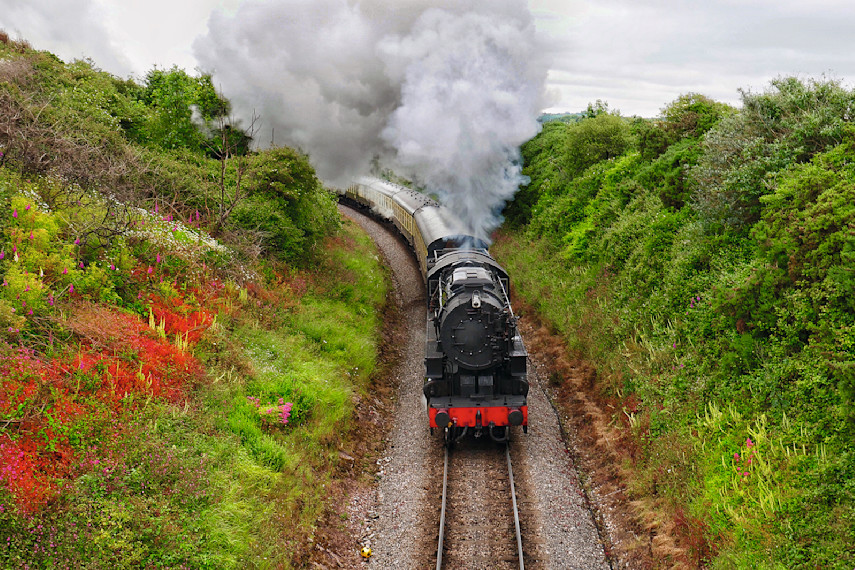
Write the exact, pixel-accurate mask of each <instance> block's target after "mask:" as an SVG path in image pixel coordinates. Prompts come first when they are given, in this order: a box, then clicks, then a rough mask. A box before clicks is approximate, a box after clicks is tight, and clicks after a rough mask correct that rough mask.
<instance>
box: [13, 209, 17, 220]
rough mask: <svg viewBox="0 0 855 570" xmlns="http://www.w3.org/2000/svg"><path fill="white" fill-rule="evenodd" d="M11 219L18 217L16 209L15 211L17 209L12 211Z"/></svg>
mask: <svg viewBox="0 0 855 570" xmlns="http://www.w3.org/2000/svg"><path fill="white" fill-rule="evenodd" d="M12 217H13V218H17V217H18V209H17V208H15V209H14V210H12Z"/></svg>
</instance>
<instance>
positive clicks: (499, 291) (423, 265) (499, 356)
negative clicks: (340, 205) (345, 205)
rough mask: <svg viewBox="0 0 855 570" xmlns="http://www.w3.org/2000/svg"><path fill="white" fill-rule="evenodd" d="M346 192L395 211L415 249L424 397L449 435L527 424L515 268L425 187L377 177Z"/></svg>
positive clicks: (434, 424)
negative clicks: (512, 283) (421, 281)
mask: <svg viewBox="0 0 855 570" xmlns="http://www.w3.org/2000/svg"><path fill="white" fill-rule="evenodd" d="M345 196H346V198H348V199H350V200H351V201H354V202H356V203H358V204H361V205H363V206H366V207H369V208H372V209H373V210H374V211H375V212H376V213H378V214H380V215H382V216H384V217H386V218H388V219H390V220H391V221H392V222H393V223H394V224H395V226H396V227H397V228H398V230H399V231H400V232H401V233H402V234H403V235H404V237H406V238H407V240H408V241H409V242H410V244H411V245H412V247H413V249H414V250H415V252H416V257H417V258H418V262H419V267H420V269H421V271H422V275H423V276H424V278H425V284H426V287H427V312H428V315H427V317H428V319H427V339H426V345H425V381H424V389H423V391H424V400H425V406H426V409H427V414H428V419H429V426H430V428H431V431H433V429H434V428H440V429H442V433H443V434H444V436H445V437H446V440H447V441H448V442H449V443H450V442H452V441H454V440H457V439H459V438H461V437H463V436H464V435H465V434H466V433H467V432H470V431H471V432H472V433H474V434H475V435H481V434H482V433H484V432H485V431H486V432H487V433H488V434H489V435H490V437H492V438H493V439H495V440H497V441H504V440H505V439H507V436H508V428H509V427H510V426H523V430H527V426H528V406H527V401H526V397H527V395H528V381H527V378H526V363H527V359H528V353H527V352H526V350H525V346H524V345H523V341H522V338H521V337H520V334H519V332H518V330H517V326H516V317H515V316H514V314H513V310H512V309H511V304H510V300H509V299H508V286H509V280H508V274H507V272H505V270H504V269H503V268H502V267H501V266H500V265H499V264H498V263H496V260H494V259H493V258H492V257H491V256H490V254H489V252H488V251H487V244H486V242H484V241H483V240H480V239H478V238H475V237H473V236H470V235H467V234H466V233H465V232H462V231H461V227H462V225H461V223H460V222H459V221H458V220H456V219H455V218H454V216H452V215H451V213H450V212H449V211H448V210H447V209H446V208H444V207H442V206H440V205H439V204H438V203H437V202H435V201H434V200H432V199H431V198H429V197H428V196H425V195H424V194H421V193H418V192H414V191H413V190H410V189H408V188H404V187H402V186H398V185H395V184H391V183H389V182H385V181H382V180H378V179H374V178H365V179H361V180H359V181H358V182H356V183H355V184H353V185H352V186H350V187H349V188H348V189H347V191H346V192H345Z"/></svg>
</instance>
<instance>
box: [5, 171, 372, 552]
mask: <svg viewBox="0 0 855 570" xmlns="http://www.w3.org/2000/svg"><path fill="white" fill-rule="evenodd" d="M7 174H8V173H7ZM22 184H23V185H31V186H32V187H33V188H34V189H37V187H38V185H39V184H42V182H41V181H40V180H39V179H35V180H34V181H33V182H29V181H27V182H23V181H18V182H17V183H16V186H18V187H19V188H20V187H21V185H22ZM7 188H8V187H7ZM30 198H32V196H30ZM11 204H12V206H11V209H14V210H16V213H17V209H18V208H20V209H21V213H23V212H26V213H27V216H29V217H27V216H23V215H18V216H16V217H14V218H12V220H11V224H10V226H11V227H10V228H7V230H6V231H7V233H6V235H7V236H10V234H11V239H12V242H11V244H10V243H9V242H8V241H7V242H5V243H6V245H5V246H4V250H5V251H7V252H8V251H11V249H12V247H15V248H16V249H15V252H16V253H17V254H18V258H17V260H14V261H12V260H10V259H9V258H8V257H6V259H5V261H0V263H5V265H4V266H3V274H4V275H5V278H6V279H7V281H8V282H9V283H10V285H9V286H7V287H5V288H4V289H3V290H0V303H4V305H3V306H4V307H6V308H7V316H6V317H5V318H7V322H6V323H5V324H6V326H7V327H12V329H13V330H12V331H7V332H6V334H5V335H4V337H5V338H3V339H0V340H4V346H5V348H4V349H3V350H4V352H3V354H2V355H0V356H2V359H0V366H2V367H3V371H4V375H5V379H4V384H3V398H2V399H0V412H2V415H0V443H2V446H3V447H2V449H0V451H2V452H3V454H4V457H5V458H6V459H5V461H6V464H7V467H9V468H14V471H12V470H9V469H7V471H4V472H3V473H2V474H0V566H3V567H9V568H24V567H30V568H66V567H68V568H78V567H81V568H107V567H111V568H245V567H255V568H290V567H300V566H301V565H302V564H303V563H304V562H305V560H306V559H307V557H308V554H309V552H310V549H311V546H312V537H313V535H314V533H315V532H316V531H317V525H318V524H319V521H320V520H321V519H322V517H323V516H324V514H325V512H326V509H327V508H328V505H329V500H330V496H329V493H328V489H329V488H330V487H331V485H332V483H333V481H334V478H335V476H336V475H335V473H336V468H337V464H338V461H340V458H339V452H340V451H342V450H344V449H347V448H348V445H349V435H348V434H349V433H350V429H351V424H350V418H351V415H352V413H353V410H354V406H355V404H356V402H357V401H358V400H359V398H361V397H363V396H365V395H366V394H367V391H368V386H369V379H370V376H371V372H372V371H373V370H374V366H375V353H376V350H377V342H378V329H379V327H380V322H379V318H378V315H379V312H380V311H379V309H380V308H381V306H382V304H383V302H384V300H385V296H386V287H387V280H385V279H384V278H383V271H382V269H381V266H380V263H379V260H378V257H377V253H376V251H375V250H374V249H373V244H372V243H371V241H370V240H369V239H368V238H367V236H365V235H364V234H363V233H361V232H360V231H359V230H358V229H356V227H355V226H353V225H352V224H346V225H345V226H344V227H343V228H342V230H341V232H340V234H339V235H338V236H337V237H335V238H333V239H330V240H328V241H327V243H326V244H325V245H324V248H323V249H322V250H321V251H319V252H317V255H316V258H317V263H316V266H315V268H314V269H312V270H311V271H308V270H302V271H298V270H295V269H293V268H290V267H286V266H284V265H281V264H278V265H277V264H275V263H273V262H268V263H267V265H263V266H260V267H259V268H258V272H257V275H267V276H268V277H267V278H266V279H265V278H261V277H256V278H255V279H253V280H252V281H247V282H245V283H243V284H241V285H238V284H237V283H235V282H232V281H225V282H223V281H219V280H217V279H216V278H214V276H213V271H214V269H213V268H208V269H207V270H205V269H202V270H200V267H199V266H200V265H201V264H200V262H199V259H200V258H209V257H206V254H207V252H208V251H215V252H217V253H218V255H221V256H222V257H221V260H222V259H223V257H225V259H226V261H225V262H228V261H227V259H228V258H227V252H224V251H223V248H222V246H220V245H219V244H216V242H212V241H210V240H209V238H205V239H200V238H199V237H198V236H193V238H192V239H189V240H188V239H184V237H185V236H184V234H185V233H186V232H184V231H181V232H178V231H172V230H171V229H170V227H171V226H173V222H168V223H167V225H169V226H170V227H165V228H162V231H160V230H158V229H157V227H158V226H159V225H160V224H159V222H156V221H153V222H151V223H149V224H148V226H147V227H148V229H147V230H146V232H147V233H146V234H145V235H142V234H140V235H136V236H134V237H133V238H132V240H131V241H129V242H127V243H125V244H124V247H123V248H122V249H121V250H120V251H117V252H116V253H115V254H114V255H113V254H111V253H110V251H102V252H101V253H95V254H91V253H84V252H82V251H80V250H79V248H78V247H76V244H74V243H71V241H73V240H69V239H68V238H66V239H65V240H64V239H63V235H62V232H63V227H62V224H61V223H57V220H61V215H58V214H57V213H54V212H50V211H48V210H46V209H43V208H40V207H37V206H35V205H34V204H35V202H34V201H33V200H32V199H28V195H27V194H26V193H24V194H14V195H13V196H12V200H11ZM27 206H29V208H28V207H27ZM30 228H32V229H34V230H35V229H41V230H43V231H44V232H46V233H47V235H46V236H45V239H41V238H40V239H38V240H35V239H34V240H29V238H28V235H27V234H25V233H22V232H21V231H19V230H20V229H24V230H28V229H30ZM10 229H11V231H10ZM19 234H20V235H19ZM16 236H17V237H16ZM154 236H156V237H154ZM4 239H9V238H8V237H7V238H4ZM93 255H94V256H93ZM111 255H113V256H112V257H111ZM87 256H89V257H87ZM4 257H5V256H4ZM78 260H82V261H84V263H83V265H82V266H80V262H79V261H78ZM12 264H14V265H12ZM111 266H112V267H114V268H115V269H113V268H111ZM149 268H150V269H151V271H149ZM63 269H67V270H68V271H67V272H64V271H63ZM111 272H114V273H115V274H121V275H122V277H120V278H118V279H113V278H112V276H113V274H114V273H111ZM72 284H73V285H75V292H74V293H71V292H70V290H69V287H68V286H69V285H72ZM28 288H29V290H27V289H28ZM33 291H37V292H38V294H33V293H32V292H33ZM63 291H64V292H63ZM22 293H24V294H26V295H28V296H25V297H24V298H23V300H26V301H29V302H28V303H27V305H25V307H26V308H27V309H28V310H29V309H30V308H31V307H32V310H33V311H35V312H34V313H33V314H31V315H25V316H24V317H23V318H22V317H21V316H20V311H19V310H18V309H19V308H20V307H19V305H20V304H21V303H22V302H23V300H22ZM0 308H2V307H0ZM11 309H15V310H14V311H11ZM28 317H29V318H28ZM134 339H136V340H134ZM128 341H131V342H130V343H128ZM12 342H15V343H18V345H19V346H22V347H24V348H20V349H16V348H15V345H13V344H11V343H12ZM30 346H33V347H36V348H35V349H33V348H27V347H30ZM21 422H23V423H21Z"/></svg>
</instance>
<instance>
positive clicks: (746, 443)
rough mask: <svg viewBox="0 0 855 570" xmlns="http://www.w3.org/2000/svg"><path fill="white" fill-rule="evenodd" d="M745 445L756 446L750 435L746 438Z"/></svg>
mask: <svg viewBox="0 0 855 570" xmlns="http://www.w3.org/2000/svg"><path fill="white" fill-rule="evenodd" d="M745 446H746V447H754V442H753V441H751V438H750V437H749V438H747V439H746V440H745Z"/></svg>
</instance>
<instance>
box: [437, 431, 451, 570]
mask: <svg viewBox="0 0 855 570" xmlns="http://www.w3.org/2000/svg"><path fill="white" fill-rule="evenodd" d="M447 494H448V446H447V445H446V446H445V465H444V466H443V468H442V510H441V511H440V514H439V546H438V547H437V548H436V570H442V539H443V537H444V535H445V499H446V496H447Z"/></svg>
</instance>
